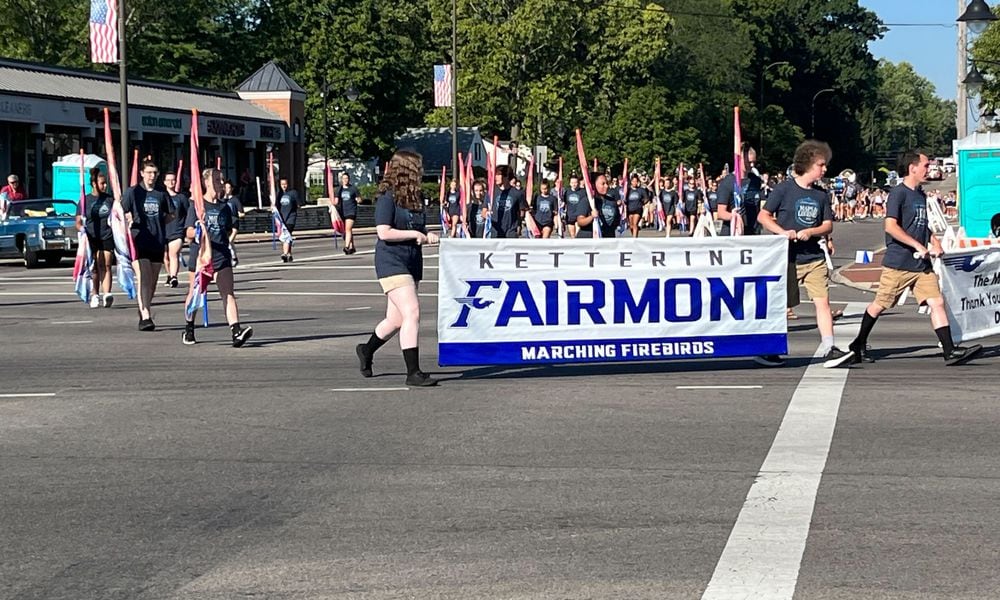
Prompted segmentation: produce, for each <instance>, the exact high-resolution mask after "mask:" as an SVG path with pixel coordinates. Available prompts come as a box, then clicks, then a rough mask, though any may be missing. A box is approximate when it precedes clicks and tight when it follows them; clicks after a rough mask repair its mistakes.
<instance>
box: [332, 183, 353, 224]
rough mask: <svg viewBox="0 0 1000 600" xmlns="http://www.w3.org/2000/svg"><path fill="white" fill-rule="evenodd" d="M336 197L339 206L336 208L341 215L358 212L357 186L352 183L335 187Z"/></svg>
mask: <svg viewBox="0 0 1000 600" xmlns="http://www.w3.org/2000/svg"><path fill="white" fill-rule="evenodd" d="M336 194H337V198H339V199H340V206H338V207H337V208H338V209H339V210H340V214H341V215H352V217H351V218H352V219H353V218H354V216H353V215H357V214H358V188H356V187H354V186H353V185H348V186H347V187H344V186H342V185H341V186H338V187H337V191H336Z"/></svg>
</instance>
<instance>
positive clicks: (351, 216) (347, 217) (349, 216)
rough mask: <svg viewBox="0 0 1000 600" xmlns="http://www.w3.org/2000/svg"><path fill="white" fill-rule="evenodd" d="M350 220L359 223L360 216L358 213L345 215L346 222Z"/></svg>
mask: <svg viewBox="0 0 1000 600" xmlns="http://www.w3.org/2000/svg"><path fill="white" fill-rule="evenodd" d="M348 219H350V220H352V221H357V220H358V214H357V213H349V214H345V215H344V220H345V221H346V220H348Z"/></svg>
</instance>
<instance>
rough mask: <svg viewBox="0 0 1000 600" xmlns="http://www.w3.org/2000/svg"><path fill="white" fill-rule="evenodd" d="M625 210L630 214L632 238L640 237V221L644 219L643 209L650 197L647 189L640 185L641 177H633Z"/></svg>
mask: <svg viewBox="0 0 1000 600" xmlns="http://www.w3.org/2000/svg"><path fill="white" fill-rule="evenodd" d="M625 197H626V200H625V208H626V212H627V214H628V228H629V230H630V231H631V232H632V237H634V238H636V237H639V219H640V218H641V217H642V209H643V207H644V206H645V205H646V203H647V202H649V195H648V194H647V193H646V188H644V187H641V186H640V185H639V176H638V175H633V176H632V179H631V185H630V186H629V189H628V191H627V192H626V194H625Z"/></svg>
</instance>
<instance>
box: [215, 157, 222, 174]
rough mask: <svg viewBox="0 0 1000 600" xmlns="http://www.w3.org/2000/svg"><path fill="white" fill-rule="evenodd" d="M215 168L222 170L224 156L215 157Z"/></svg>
mask: <svg viewBox="0 0 1000 600" xmlns="http://www.w3.org/2000/svg"><path fill="white" fill-rule="evenodd" d="M215 168H216V169H218V170H220V171H221V170H222V157H221V156H216V157H215Z"/></svg>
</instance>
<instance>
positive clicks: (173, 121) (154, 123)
mask: <svg viewBox="0 0 1000 600" xmlns="http://www.w3.org/2000/svg"><path fill="white" fill-rule="evenodd" d="M142 126H143V127H156V128H158V129H177V130H180V129H181V128H182V127H183V124H182V123H181V120H180V119H179V118H174V117H157V116H155V115H143V116H142Z"/></svg>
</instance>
